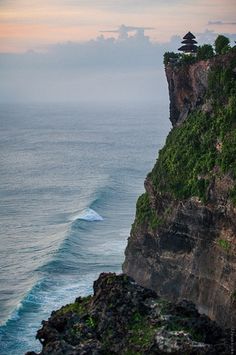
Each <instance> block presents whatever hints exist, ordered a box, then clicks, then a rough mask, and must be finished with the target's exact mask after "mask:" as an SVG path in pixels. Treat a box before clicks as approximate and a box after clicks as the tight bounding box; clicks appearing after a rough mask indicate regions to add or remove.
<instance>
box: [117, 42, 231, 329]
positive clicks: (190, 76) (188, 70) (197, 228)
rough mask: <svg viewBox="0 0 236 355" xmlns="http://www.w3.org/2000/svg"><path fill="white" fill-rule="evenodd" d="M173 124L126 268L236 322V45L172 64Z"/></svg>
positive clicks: (140, 210) (168, 293)
mask: <svg viewBox="0 0 236 355" xmlns="http://www.w3.org/2000/svg"><path fill="white" fill-rule="evenodd" d="M166 76H167V80H168V86H169V96H170V120H171V122H172V124H173V126H174V127H173V129H172V130H171V132H170V134H169V136H168V137H167V140H166V144H165V146H164V148H163V149H162V150H161V151H160V152H159V157H158V159H157V162H156V164H155V166H154V168H153V170H152V171H151V173H149V174H148V176H147V178H146V181H145V189H146V192H145V193H144V194H143V195H142V196H140V198H139V199H138V202H137V208H136V217H135V221H134V224H133V226H132V230H131V235H130V238H129V240H128V246H127V248H126V252H125V254H126V258H125V262H124V265H123V271H124V272H125V273H127V274H128V275H130V276H131V277H133V278H134V279H135V281H137V282H138V283H139V284H141V285H143V286H145V287H148V288H151V289H152V290H155V291H157V292H158V293H159V294H160V295H161V296H162V297H166V298H167V299H168V300H171V301H178V300H180V299H182V298H186V299H188V300H191V301H193V302H194V303H195V304H196V305H197V308H198V310H199V311H200V312H203V313H205V314H207V315H208V316H209V317H210V318H212V319H214V320H217V322H219V323H220V324H221V325H222V326H225V327H226V326H228V327H229V326H233V325H235V324H236V312H235V310H236V253H235V252H236V183H235V182H236V158H235V157H236V50H235V48H234V49H232V50H231V51H230V52H229V53H228V54H226V55H224V56H216V57H214V58H212V59H211V60H208V61H200V62H197V63H194V64H192V65H181V64H177V65H176V64H175V65H173V64H169V65H167V67H166Z"/></svg>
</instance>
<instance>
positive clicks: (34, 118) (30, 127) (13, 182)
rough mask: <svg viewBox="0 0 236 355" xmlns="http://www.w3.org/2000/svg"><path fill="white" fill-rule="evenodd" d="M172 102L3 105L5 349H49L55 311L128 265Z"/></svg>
mask: <svg viewBox="0 0 236 355" xmlns="http://www.w3.org/2000/svg"><path fill="white" fill-rule="evenodd" d="M168 116H169V113H168V103H167V102H165V103H159V104H157V103H150V102H149V103H147V102H146V103H122V104H95V103H94V104H93V103H90V104H88V103H84V104H62V103H61V104H58V103H56V104H14V105H13V104H11V105H10V104H1V105H0V127H1V131H0V223H1V230H0V354H1V355H11V354H14V355H22V354H24V353H25V352H26V351H29V350H34V351H39V350H40V349H41V347H40V344H39V342H38V341H36V340H35V334H36V331H37V329H38V328H40V324H41V321H42V320H43V319H47V318H48V317H49V315H50V313H51V311H52V310H53V309H57V308H58V307H60V306H61V305H64V304H67V303H70V302H72V301H74V299H75V298H76V297H78V296H79V295H81V296H83V295H87V294H89V293H91V292H92V286H93V281H94V280H95V279H96V278H97V277H98V275H99V274H100V273H101V272H105V271H111V272H117V273H119V272H121V265H122V262H123V261H124V250H125V247H126V243H127V238H128V236H129V231H130V228H131V224H132V222H133V220H134V215H135V204H136V200H137V198H138V196H139V195H140V194H141V193H143V191H144V187H143V182H144V179H145V176H146V175H147V173H148V172H149V171H150V170H151V169H152V167H153V165H154V163H155V160H156V157H157V154H158V150H159V149H160V148H161V147H162V146H163V144H164V141H165V138H166V136H167V133H168V131H169V130H170V123H169V120H168Z"/></svg>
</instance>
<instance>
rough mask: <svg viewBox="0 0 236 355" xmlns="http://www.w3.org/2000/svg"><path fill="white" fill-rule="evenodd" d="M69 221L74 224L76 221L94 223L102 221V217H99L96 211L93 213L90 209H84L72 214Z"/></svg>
mask: <svg viewBox="0 0 236 355" xmlns="http://www.w3.org/2000/svg"><path fill="white" fill-rule="evenodd" d="M70 220H71V221H72V222H75V221H77V220H82V221H88V222H94V221H103V217H102V216H100V215H99V214H98V213H97V212H96V211H94V210H93V209H92V208H89V207H88V208H85V209H84V210H83V211H81V212H79V213H78V212H77V213H76V214H73V215H72V216H71V217H70Z"/></svg>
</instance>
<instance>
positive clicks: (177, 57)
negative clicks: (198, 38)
mask: <svg viewBox="0 0 236 355" xmlns="http://www.w3.org/2000/svg"><path fill="white" fill-rule="evenodd" d="M230 49H231V47H230V40H229V38H228V37H225V36H223V35H219V36H218V37H217V38H216V40H215V42H214V47H213V46H212V45H211V44H203V45H202V46H198V49H197V54H196V56H193V55H189V54H187V55H186V54H181V53H175V52H166V53H164V64H165V65H167V64H168V63H174V64H175V65H186V64H193V63H195V62H197V61H199V60H207V59H210V58H212V57H214V56H215V55H220V54H225V53H227V52H228V51H229V50H230Z"/></svg>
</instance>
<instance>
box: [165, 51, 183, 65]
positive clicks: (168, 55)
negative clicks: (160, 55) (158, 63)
mask: <svg viewBox="0 0 236 355" xmlns="http://www.w3.org/2000/svg"><path fill="white" fill-rule="evenodd" d="M179 58H180V54H178V53H175V52H165V53H164V64H165V65H167V64H168V63H169V62H170V60H173V61H175V60H178V59H179Z"/></svg>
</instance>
